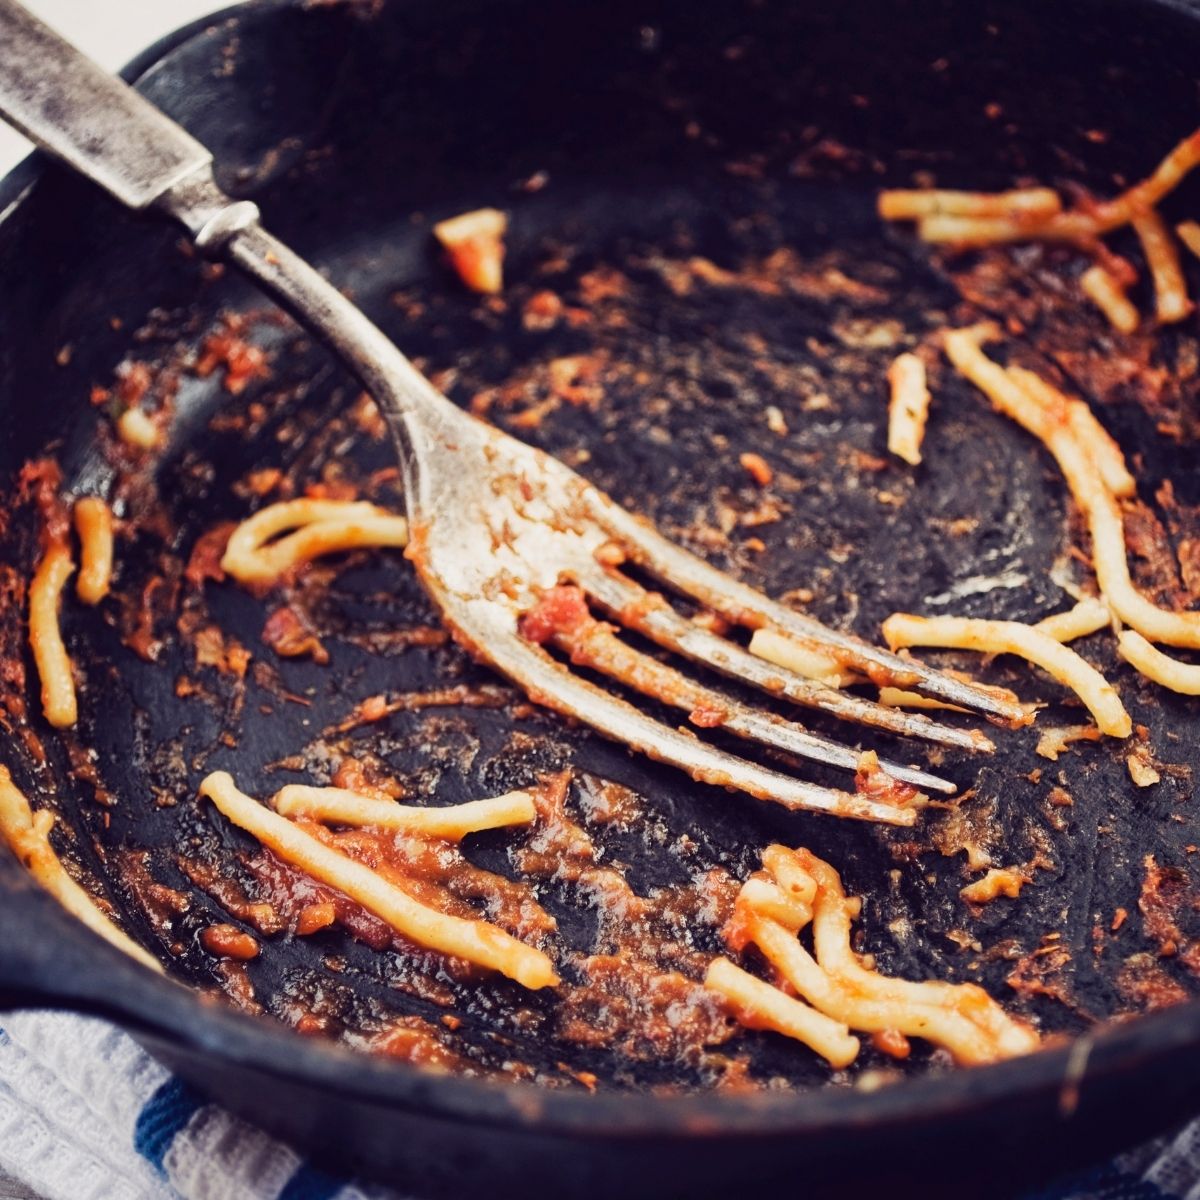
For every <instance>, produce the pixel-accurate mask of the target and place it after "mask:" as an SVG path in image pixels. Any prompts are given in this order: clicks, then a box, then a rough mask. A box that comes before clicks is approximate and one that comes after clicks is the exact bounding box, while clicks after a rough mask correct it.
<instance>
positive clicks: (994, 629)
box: [883, 613, 1133, 738]
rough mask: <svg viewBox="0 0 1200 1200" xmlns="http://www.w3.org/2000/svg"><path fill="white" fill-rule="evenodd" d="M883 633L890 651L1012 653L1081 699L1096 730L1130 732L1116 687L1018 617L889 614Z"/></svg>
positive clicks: (1113, 733)
mask: <svg viewBox="0 0 1200 1200" xmlns="http://www.w3.org/2000/svg"><path fill="white" fill-rule="evenodd" d="M883 636H884V638H885V639H886V640H887V643H888V645H889V646H890V647H891V648H892V649H893V650H896V649H898V648H900V647H902V646H941V647H946V648H950V649H957V650H980V651H982V652H983V653H985V654H1015V655H1018V656H1019V657H1020V658H1024V659H1026V660H1027V661H1029V662H1031V663H1034V664H1035V665H1037V666H1039V667H1041V668H1042V669H1043V670H1044V671H1047V672H1048V673H1049V674H1050V675H1052V676H1053V677H1054V678H1055V679H1057V680H1058V682H1059V683H1061V684H1063V685H1064V686H1065V687H1069V688H1070V689H1071V690H1072V691H1073V692H1074V693H1075V694H1076V695H1077V696H1078V697H1079V698H1080V700H1082V701H1083V703H1084V705H1085V706H1086V707H1087V710H1088V712H1090V713H1091V714H1092V716H1093V717H1094V718H1095V719H1096V724H1097V725H1098V726H1099V727H1100V729H1101V731H1102V732H1104V733H1106V734H1108V735H1109V736H1110V737H1119V738H1125V737H1128V736H1129V735H1130V734H1131V733H1132V732H1133V722H1132V721H1131V720H1130V717H1129V714H1128V713H1127V712H1126V711H1125V707H1124V705H1123V704H1122V703H1121V698H1120V696H1118V695H1117V690H1116V688H1114V687H1113V686H1112V684H1110V683H1109V682H1108V680H1106V679H1105V678H1104V676H1103V675H1101V674H1100V672H1099V671H1097V670H1096V668H1095V667H1093V666H1092V665H1091V664H1090V663H1087V662H1085V661H1084V660H1083V659H1082V658H1080V657H1079V655H1078V654H1076V653H1075V651H1074V650H1071V649H1069V648H1068V647H1066V646H1064V645H1062V644H1061V643H1060V642H1056V641H1055V640H1054V638H1052V637H1050V636H1049V635H1048V634H1046V633H1043V632H1041V631H1040V630H1038V629H1037V628H1035V627H1034V626H1032V625H1022V624H1021V623H1020V622H1019V621H984V620H979V619H976V618H972V617H917V616H913V615H912V614H910V613H893V614H892V615H891V616H890V617H888V619H887V620H886V621H884V623H883Z"/></svg>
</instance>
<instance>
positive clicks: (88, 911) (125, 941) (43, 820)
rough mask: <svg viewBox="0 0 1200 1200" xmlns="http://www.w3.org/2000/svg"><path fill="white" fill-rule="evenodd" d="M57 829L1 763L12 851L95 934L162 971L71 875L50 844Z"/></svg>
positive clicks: (0, 809) (2, 806) (0, 794)
mask: <svg viewBox="0 0 1200 1200" xmlns="http://www.w3.org/2000/svg"><path fill="white" fill-rule="evenodd" d="M53 826H54V814H53V813H51V812H49V811H47V810H46V809H41V810H40V811H38V812H36V813H35V812H34V811H33V810H32V809H31V808H30V805H29V801H28V799H27V798H26V797H25V794H24V793H23V792H22V791H21V790H20V789H19V788H18V787H17V786H16V784H14V783H13V779H12V776H11V775H10V774H9V772H8V768H7V767H5V766H3V765H2V764H0V836H3V838H4V840H5V841H6V842H7V843H8V847H9V849H10V850H11V851H12V852H13V854H15V855H16V856H17V858H18V859H20V861H21V864H22V865H23V866H24V867H25V868H26V869H27V870H28V871H29V873H30V874H31V875H32V876H33V877H34V879H36V880H37V882H38V883H39V884H41V886H42V887H43V888H45V889H46V891H48V892H49V893H50V894H51V895H52V896H53V897H54V898H55V900H57V901H58V902H59V904H61V905H62V906H63V908H65V909H66V910H67V912H69V913H70V914H71V915H72V916H73V917H75V918H77V919H78V920H80V921H82V922H83V924H84V925H86V926H87V927H88V928H89V929H90V930H92V932H93V933H98V934H99V935H100V936H101V937H102V938H104V940H105V941H107V942H110V943H111V944H112V945H114V946H116V947H117V949H118V950H123V951H124V952H125V953H126V954H128V955H129V957H130V958H133V959H136V960H137V961H138V962H140V963H141V964H142V965H143V966H146V967H150V968H151V969H152V970H155V971H162V967H161V966H160V965H159V963H158V962H156V961H155V959H154V958H152V957H151V956H150V955H149V954H148V953H147V952H146V951H145V950H144V949H143V948H142V947H141V946H139V945H138V944H137V943H136V942H135V941H133V940H132V939H131V938H130V937H129V936H128V935H127V934H125V933H123V932H122V931H121V930H120V929H118V928H117V927H116V926H115V925H114V924H113V923H112V921H110V920H109V919H108V917H106V916H105V915H104V913H102V912H101V911H100V909H99V907H98V906H97V904H96V902H95V900H93V899H92V898H91V896H89V895H88V894H87V892H85V891H84V890H83V888H81V887H80V886H79V884H78V883H76V882H75V880H74V879H72V878H71V876H70V875H68V874H67V870H66V868H65V867H64V866H63V865H62V862H61V861H60V859H59V857H58V855H57V854H55V853H54V848H53V846H51V845H50V830H51V829H52V828H53Z"/></svg>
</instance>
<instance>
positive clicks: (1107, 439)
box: [1008, 366, 1137, 499]
mask: <svg viewBox="0 0 1200 1200" xmlns="http://www.w3.org/2000/svg"><path fill="white" fill-rule="evenodd" d="M1008 374H1009V376H1010V377H1011V378H1012V379H1014V380H1015V381H1016V383H1017V385H1018V386H1019V387H1020V388H1021V390H1022V391H1023V392H1025V393H1026V395H1028V396H1031V397H1032V398H1033V400H1034V401H1035V402H1036V403H1037V405H1038V407H1039V410H1040V411H1039V415H1038V417H1037V420H1038V421H1039V422H1044V421H1045V420H1046V419H1047V418H1050V419H1052V420H1058V421H1062V420H1063V418H1064V416H1065V419H1066V423H1067V425H1068V426H1069V427H1070V430H1071V433H1072V434H1073V435H1074V437H1075V440H1076V441H1077V442H1079V443H1080V444H1081V445H1082V446H1083V448H1084V449H1085V450H1086V451H1087V452H1088V454H1089V455H1090V456H1091V459H1092V461H1093V462H1094V463H1095V464H1096V469H1097V470H1098V471H1099V472H1100V477H1101V478H1102V479H1103V480H1104V486H1105V487H1106V488H1108V490H1109V491H1110V492H1112V494H1113V495H1114V496H1117V497H1118V498H1120V499H1131V498H1132V497H1134V496H1136V495H1137V481H1136V480H1135V479H1134V477H1133V476H1132V475H1131V474H1130V473H1129V467H1128V466H1127V465H1126V463H1125V455H1124V454H1123V453H1122V452H1121V447H1120V446H1118V445H1117V443H1116V441H1115V440H1114V438H1113V436H1112V434H1110V433H1109V432H1108V430H1107V429H1105V428H1104V426H1103V425H1101V424H1100V422H1099V421H1098V420H1097V419H1096V414H1095V413H1093V412H1092V410H1091V408H1089V407H1088V405H1087V404H1085V403H1084V402H1083V401H1082V400H1079V399H1076V398H1075V397H1073V396H1067V395H1065V394H1064V393H1063V392H1060V391H1059V390H1058V389H1057V388H1056V387H1053V386H1051V385H1050V384H1048V383H1047V382H1046V381H1045V380H1044V379H1043V378H1042V377H1041V376H1040V375H1035V374H1034V373H1033V372H1032V371H1027V370H1026V369H1025V368H1024V367H1015V366H1014V367H1009V368H1008Z"/></svg>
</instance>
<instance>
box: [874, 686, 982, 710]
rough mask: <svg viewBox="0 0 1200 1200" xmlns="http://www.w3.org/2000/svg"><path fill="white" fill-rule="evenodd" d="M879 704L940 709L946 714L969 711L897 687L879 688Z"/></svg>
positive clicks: (960, 706)
mask: <svg viewBox="0 0 1200 1200" xmlns="http://www.w3.org/2000/svg"><path fill="white" fill-rule="evenodd" d="M879 703H880V704H886V705H887V706H888V708H940V709H944V710H945V711H946V712H960V713H965V712H970V711H971V710H970V709H967V708H963V707H962V705H961V704H949V703H947V702H946V701H945V700H938V699H935V698H934V697H933V696H923V695H922V694H921V693H920V692H910V691H907V690H905V689H904V688H898V687H881V688H880V689H879Z"/></svg>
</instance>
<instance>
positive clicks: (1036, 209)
mask: <svg viewBox="0 0 1200 1200" xmlns="http://www.w3.org/2000/svg"><path fill="white" fill-rule="evenodd" d="M1058 212H1062V201H1061V200H1060V199H1059V196H1058V193H1057V192H1056V191H1054V189H1053V188H1017V189H1014V190H1013V191H1010V192H955V191H947V190H944V189H939V188H929V189H923V190H920V191H917V190H912V191H907V190H905V189H903V188H894V189H892V190H890V191H884V192H880V193H879V215H880V216H881V217H882V218H883V219H884V220H885V221H915V220H918V219H920V218H921V217H932V216H935V215H939V214H947V215H953V216H959V217H1006V218H1012V219H1013V220H1020V219H1022V218H1024V219H1026V220H1028V219H1030V218H1042V217H1049V216H1052V215H1053V214H1054V213H1058Z"/></svg>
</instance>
